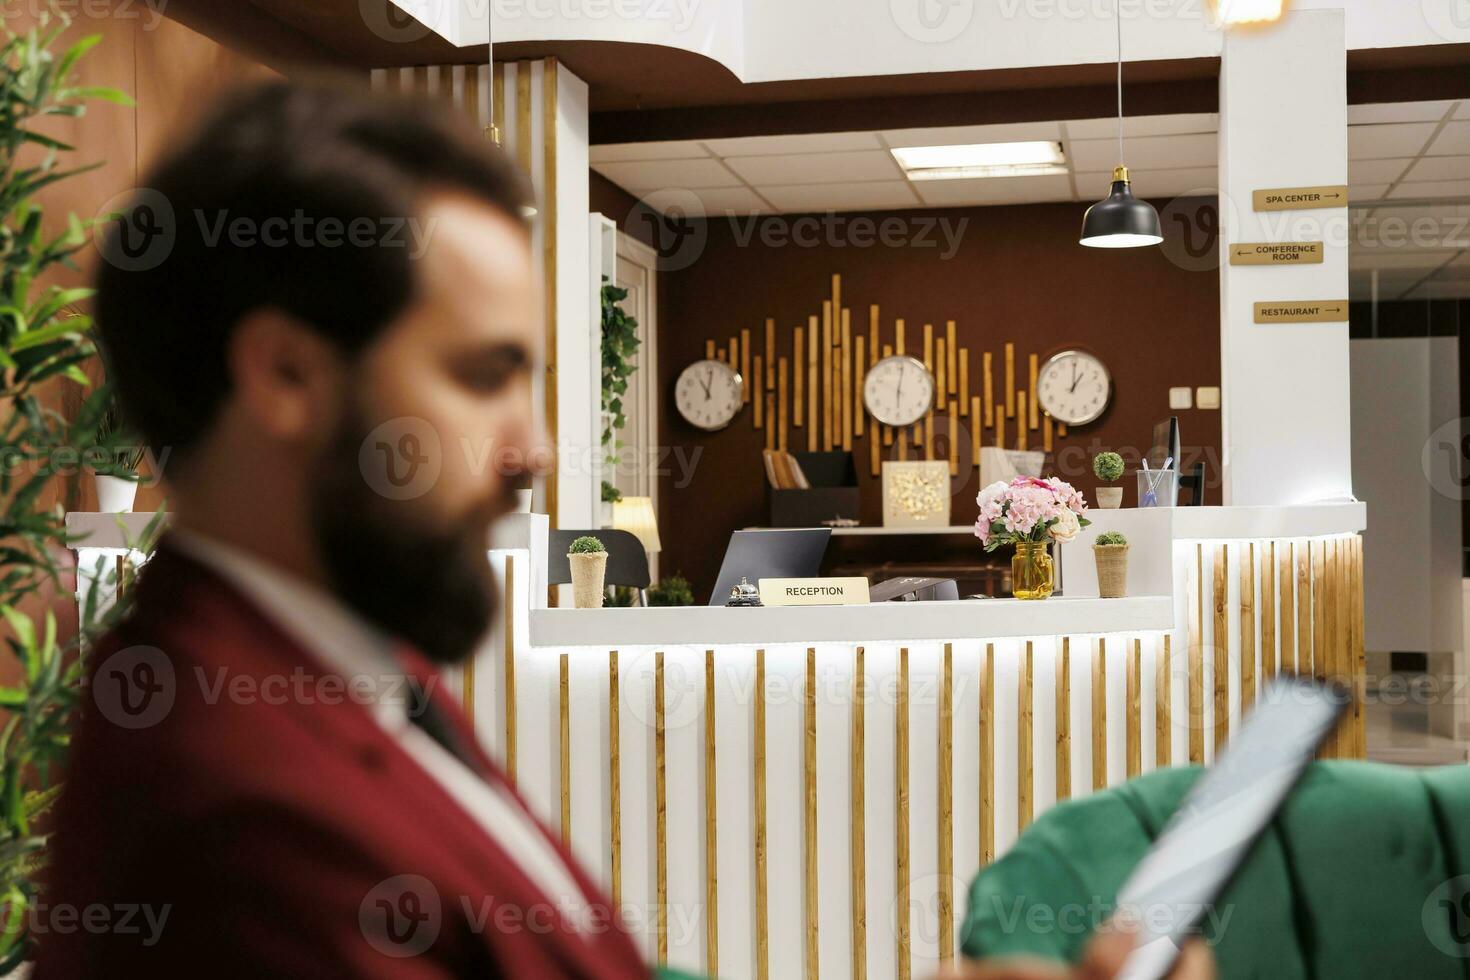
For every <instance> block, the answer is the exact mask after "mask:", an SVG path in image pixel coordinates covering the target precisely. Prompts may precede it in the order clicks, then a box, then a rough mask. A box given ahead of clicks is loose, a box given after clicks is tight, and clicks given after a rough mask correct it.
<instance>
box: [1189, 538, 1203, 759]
mask: <svg viewBox="0 0 1470 980" xmlns="http://www.w3.org/2000/svg"><path fill="white" fill-rule="evenodd" d="M1204 548H1205V546H1204V545H1203V544H1196V545H1195V546H1194V569H1193V572H1194V575H1193V578H1192V579H1191V580H1190V583H1189V584H1190V587H1191V589H1192V591H1191V592H1190V594H1189V596H1188V597H1187V598H1186V602H1187V603H1188V606H1189V676H1188V678H1187V680H1188V683H1189V761H1190V762H1191V763H1193V764H1195V765H1199V764H1200V763H1202V762H1204V761H1205V648H1204V638H1203V634H1202V630H1203V629H1204V626H1203V623H1204V619H1205V558H1204Z"/></svg>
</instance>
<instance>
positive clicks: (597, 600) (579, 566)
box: [567, 534, 607, 609]
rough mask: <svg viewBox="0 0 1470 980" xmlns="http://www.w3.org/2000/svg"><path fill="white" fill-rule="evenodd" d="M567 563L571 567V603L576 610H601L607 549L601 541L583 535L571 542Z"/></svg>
mask: <svg viewBox="0 0 1470 980" xmlns="http://www.w3.org/2000/svg"><path fill="white" fill-rule="evenodd" d="M567 561H568V562H569V563H570V564H571V566H572V602H573V603H574V604H575V606H576V607H577V608H578V609H601V608H602V600H603V581H604V579H605V578H606V576H607V549H606V548H604V547H603V546H602V542H601V541H599V540H597V539H596V538H594V537H592V536H591V535H589V534H584V535H582V536H581V537H580V538H577V539H575V540H574V541H573V542H572V546H571V548H569V549H568V550H567Z"/></svg>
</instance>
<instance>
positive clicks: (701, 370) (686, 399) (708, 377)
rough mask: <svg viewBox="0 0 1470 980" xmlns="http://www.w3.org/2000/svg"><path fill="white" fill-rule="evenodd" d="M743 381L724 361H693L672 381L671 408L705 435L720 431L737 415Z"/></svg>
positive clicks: (742, 390)
mask: <svg viewBox="0 0 1470 980" xmlns="http://www.w3.org/2000/svg"><path fill="white" fill-rule="evenodd" d="M744 397H745V381H744V379H742V378H741V377H740V372H739V371H736V370H735V369H734V368H732V367H731V366H730V365H728V364H726V363H725V362H724V361H713V360H705V361H695V362H694V363H693V364H691V365H689V366H688V367H687V368H685V369H684V370H683V371H682V372H680V374H679V380H678V381H676V382H674V405H675V407H676V408H678V409H679V414H680V415H682V416H684V420H685V421H686V422H688V423H689V424H690V425H692V426H695V427H696V428H700V429H704V430H705V431H706V432H714V431H716V430H717V429H723V428H724V427H725V426H727V425H729V424H730V421H731V420H732V419H733V418H735V416H736V415H738V414H739V413H740V406H741V405H742V403H743V402H744Z"/></svg>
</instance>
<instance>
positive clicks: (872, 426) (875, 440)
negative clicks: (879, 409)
mask: <svg viewBox="0 0 1470 980" xmlns="http://www.w3.org/2000/svg"><path fill="white" fill-rule="evenodd" d="M868 456H869V459H870V462H871V463H872V467H873V475H874V476H879V475H881V474H882V472H883V440H882V439H880V438H879V436H878V420H877V419H876V418H875V417H873V416H871V415H869V416H868Z"/></svg>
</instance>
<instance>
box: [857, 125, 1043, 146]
mask: <svg viewBox="0 0 1470 980" xmlns="http://www.w3.org/2000/svg"><path fill="white" fill-rule="evenodd" d="M879 135H881V136H882V137H883V139H884V140H886V141H887V143H888V145H889V146H957V145H964V144H967V143H1017V142H1021V141H1023V140H1057V141H1060V140H1061V138H1062V129H1061V126H1059V125H1058V124H1057V123H1054V122H1030V123H998V124H996V125H992V126H937V127H931V128H927V129H885V130H884V131H883V132H882V133H880V134H879Z"/></svg>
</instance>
